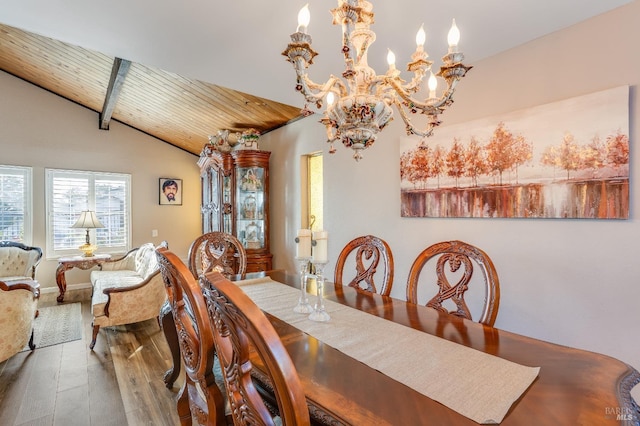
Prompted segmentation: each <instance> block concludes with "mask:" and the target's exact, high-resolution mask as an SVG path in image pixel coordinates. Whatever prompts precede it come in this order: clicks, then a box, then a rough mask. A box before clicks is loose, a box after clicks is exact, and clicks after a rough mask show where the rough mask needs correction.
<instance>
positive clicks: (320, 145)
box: [261, 1, 640, 369]
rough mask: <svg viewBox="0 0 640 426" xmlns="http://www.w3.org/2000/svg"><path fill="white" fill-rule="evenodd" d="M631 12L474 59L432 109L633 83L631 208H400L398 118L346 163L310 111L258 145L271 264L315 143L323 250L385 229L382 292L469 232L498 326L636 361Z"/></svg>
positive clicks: (280, 263) (399, 289) (287, 252)
mask: <svg viewBox="0 0 640 426" xmlns="http://www.w3.org/2000/svg"><path fill="white" fill-rule="evenodd" d="M639 19H640V2H638V1H635V2H633V3H631V4H629V5H628V6H624V7H622V8H620V9H617V10H614V11H613V12H610V13H608V14H605V15H602V16H600V17H596V18H594V19H592V20H590V21H587V22H585V23H582V24H579V25H577V26H574V27H572V28H569V29H566V30H564V31H561V32H557V33H554V34H551V35H549V36H547V37H544V38H541V39H538V40H535V41H533V42H531V43H528V44H526V45H524V46H521V47H519V48H517V49H513V50H511V51H508V52H506V53H504V54H500V55H497V56H495V57H492V58H489V59H487V60H484V61H482V62H480V63H476V64H472V65H474V69H473V70H471V71H470V73H469V74H468V76H467V77H465V79H464V80H463V81H462V82H461V83H460V85H459V86H458V87H459V88H458V92H457V93H456V96H455V104H454V105H453V106H452V107H451V108H450V110H449V111H448V112H446V113H445V114H444V115H443V117H442V118H443V120H444V125H446V124H454V123H463V122H465V121H469V120H473V119H476V118H480V117H486V116H492V115H495V114H500V113H507V112H510V111H514V110H518V109H522V108H527V107H531V106H536V105H541V104H546V103H549V102H554V101H557V100H562V99H566V98H571V97H574V96H580V95H584V94H588V93H592V92H596V91H600V90H604V89H608V88H613V87H617V86H621V85H629V86H631V96H630V99H631V100H630V111H631V117H630V123H631V135H630V136H631V137H630V140H631V145H632V147H631V164H630V168H631V208H630V210H631V218H630V219H629V220H548V219H547V220H545V219H542V220H541V219H538V220H528V219H464V218H456V219H445V218H437V219H436V218H402V217H400V190H399V184H400V178H399V150H398V145H399V141H400V139H402V138H405V137H406V136H405V135H404V127H403V125H402V123H401V120H400V118H399V117H397V118H396V120H395V121H394V122H393V123H392V125H391V126H390V127H389V128H388V129H386V130H384V131H383V132H382V134H381V135H380V136H379V138H378V141H377V142H376V144H375V146H374V147H373V148H372V149H369V150H367V151H365V153H364V156H365V158H364V159H363V160H361V161H360V162H359V163H357V164H356V163H355V162H354V160H353V159H352V158H351V152H350V151H349V150H347V149H345V148H344V147H343V146H337V149H338V152H337V153H336V154H335V155H332V156H330V155H328V154H327V151H328V149H327V144H326V143H325V140H326V138H325V136H324V130H323V128H322V126H321V125H320V124H318V123H317V120H318V119H319V118H320V117H319V116H318V115H316V116H312V117H309V118H307V119H304V120H301V121H299V122H297V123H294V124H291V125H289V126H286V127H284V128H282V129H279V130H278V131H274V132H272V133H270V134H268V135H265V136H263V137H262V138H261V147H262V148H264V149H270V150H272V151H273V154H272V155H273V156H272V160H271V161H272V174H271V182H272V187H271V197H272V198H271V209H272V211H271V217H272V222H273V225H272V238H271V241H272V251H273V252H274V261H275V267H278V268H286V269H288V270H290V271H294V270H295V266H294V264H293V256H294V253H295V247H294V242H293V241H294V237H295V232H296V229H297V228H299V227H300V224H301V220H300V214H301V213H300V208H299V203H300V188H299V186H300V184H299V181H300V176H299V175H300V169H299V162H300V156H301V155H304V154H307V153H311V152H313V151H317V150H323V151H324V152H325V154H326V155H325V160H324V167H325V168H324V174H325V178H324V179H325V181H324V183H325V212H324V214H325V218H324V221H325V222H324V223H325V229H327V230H328V231H329V257H330V258H331V259H333V261H335V258H336V256H337V255H338V253H339V251H340V249H341V248H342V247H343V246H344V244H346V242H348V241H349V240H351V239H352V238H354V237H356V236H359V235H364V234H374V235H377V236H379V237H381V238H383V239H385V240H386V241H387V242H388V243H389V244H390V246H391V248H392V249H393V253H394V259H395V282H394V286H393V291H392V296H394V297H397V298H402V299H404V298H405V284H406V279H407V275H408V271H409V268H410V266H411V263H412V262H413V260H414V259H415V257H416V256H417V255H418V253H420V251H422V250H423V249H424V248H426V247H427V246H428V245H430V244H432V243H435V242H438V241H444V240H453V239H461V240H464V241H467V242H469V243H472V244H475V245H477V246H479V247H481V248H482V249H483V250H485V251H486V252H487V253H488V254H489V255H490V256H491V258H492V259H493V261H494V263H495V265H496V267H497V270H498V273H499V276H500V282H501V304H500V311H499V314H498V319H497V322H496V327H498V328H501V329H504V330H509V331H513V332H516V333H520V334H524V335H527V336H533V337H536V338H539V339H543V340H547V341H551V342H556V343H560V344H563V345H567V346H572V347H578V348H582V349H587V350H592V351H596V352H601V353H604V354H608V355H611V356H614V357H616V358H618V359H621V360H623V361H625V362H627V363H629V364H631V365H633V366H634V367H635V368H637V369H640V339H638V338H637V335H638V331H639V330H638V329H639V327H640V313H639V312H640V310H639V309H638V301H639V300H640V285H639V284H638V283H639V281H640V262H638V260H637V253H638V245H639V244H640V243H639V242H638V241H640V238H639V237H640V223H639V221H638V216H637V213H636V212H637V211H639V210H638V208H639V207H640V206H639V203H640V201H639V199H638V197H636V194H637V190H636V187H637V186H638V185H640V183H638V181H637V178H636V176H637V174H636V172H635V170H636V168H637V167H639V166H640V164H639V160H640V152H639V151H638V150H637V149H636V148H635V143H636V141H637V140H638V126H637V125H636V122H637V120H638V110H639V109H638V99H637V85H638V83H639V82H640V54H639V51H638V48H637V42H636V40H638V39H640V26H638V25H637V21H638V20H639ZM490 30H491V29H490V28H487V31H490ZM436 65H439V64H436ZM291 78H292V79H293V78H294V76H293V75H292V76H291ZM300 104H302V98H301V99H300ZM540 125H541V126H544V125H545V123H540ZM274 165H277V166H274ZM333 268H334V263H333V262H330V264H329V265H328V266H327V269H326V271H327V275H329V276H332V274H333Z"/></svg>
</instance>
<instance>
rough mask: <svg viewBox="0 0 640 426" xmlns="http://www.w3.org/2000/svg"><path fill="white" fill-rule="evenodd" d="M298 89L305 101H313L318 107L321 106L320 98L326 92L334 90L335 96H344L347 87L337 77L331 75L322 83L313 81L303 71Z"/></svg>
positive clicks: (325, 94)
mask: <svg viewBox="0 0 640 426" xmlns="http://www.w3.org/2000/svg"><path fill="white" fill-rule="evenodd" d="M299 82H300V91H301V92H302V94H303V95H304V98H305V100H306V101H307V102H313V103H315V104H316V105H317V106H318V108H320V107H321V106H322V100H323V99H324V98H325V96H327V93H329V92H334V94H335V95H336V96H337V97H342V96H346V94H347V87H346V86H345V84H344V82H343V81H342V80H340V79H339V78H338V77H336V76H334V75H331V76H330V77H329V80H327V81H326V82H325V83H324V84H319V83H315V82H314V81H313V80H311V79H310V78H309V75H308V74H307V73H303V74H302V75H300V78H299Z"/></svg>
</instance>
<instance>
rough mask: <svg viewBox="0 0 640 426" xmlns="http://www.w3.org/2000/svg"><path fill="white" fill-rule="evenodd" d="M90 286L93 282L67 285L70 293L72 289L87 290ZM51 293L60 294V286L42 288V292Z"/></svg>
mask: <svg viewBox="0 0 640 426" xmlns="http://www.w3.org/2000/svg"><path fill="white" fill-rule="evenodd" d="M88 288H91V283H80V284H69V285H68V286H67V291H66V293H69V292H70V291H77V290H85V289H88ZM49 293H56V294H58V293H60V290H59V289H58V287H46V288H40V294H49Z"/></svg>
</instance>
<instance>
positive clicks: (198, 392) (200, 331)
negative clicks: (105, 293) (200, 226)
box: [157, 248, 227, 426]
mask: <svg viewBox="0 0 640 426" xmlns="http://www.w3.org/2000/svg"><path fill="white" fill-rule="evenodd" d="M157 255H158V262H159V266H160V271H161V273H162V278H163V280H164V283H165V287H166V290H167V295H168V298H169V304H170V306H171V311H172V314H173V319H174V324H175V325H174V327H175V330H176V335H177V338H178V342H179V347H180V354H181V357H182V362H183V364H184V370H185V381H184V384H183V386H182V388H181V389H180V392H179V393H178V398H177V410H178V417H179V418H180V424H181V425H183V426H188V425H191V424H192V418H195V419H196V421H197V422H198V424H200V425H225V424H227V419H226V418H225V400H224V398H223V394H222V391H221V390H220V387H219V385H218V384H216V380H215V379H216V378H215V374H214V355H215V353H214V343H213V332H212V329H211V323H210V321H209V316H208V314H207V306H206V303H205V300H204V297H203V296H202V292H201V291H200V287H199V285H198V282H197V281H196V280H195V278H194V277H193V275H192V274H191V272H190V271H189V269H188V268H187V266H186V265H185V264H184V263H183V262H182V260H180V258H179V257H178V256H176V255H175V254H174V253H172V252H171V251H169V250H168V249H166V248H160V249H158V250H157Z"/></svg>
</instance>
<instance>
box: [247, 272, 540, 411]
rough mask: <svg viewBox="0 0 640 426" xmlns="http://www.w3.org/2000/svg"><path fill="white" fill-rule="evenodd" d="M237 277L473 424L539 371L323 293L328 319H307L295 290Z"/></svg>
mask: <svg viewBox="0 0 640 426" xmlns="http://www.w3.org/2000/svg"><path fill="white" fill-rule="evenodd" d="M237 284H238V285H239V286H241V287H242V289H243V290H244V292H245V293H246V294H247V295H248V296H249V297H250V298H251V299H252V300H253V301H254V302H255V303H256V304H257V305H258V306H259V307H260V308H261V309H262V310H264V311H266V312H268V313H269V314H271V315H273V316H275V317H277V318H279V319H280V320H282V321H285V322H287V323H289V324H291V325H293V326H294V327H296V328H297V329H299V330H301V331H303V332H305V333H307V334H309V335H311V336H313V337H315V338H316V339H318V340H320V341H322V342H324V343H326V344H328V345H330V346H332V347H334V348H335V349H338V350H340V351H341V352H343V353H345V354H347V355H349V356H350V357H352V358H354V359H357V360H358V361H360V362H363V363H365V364H366V365H368V366H370V367H372V368H374V369H376V370H378V371H380V372H381V373H383V374H385V375H387V376H389V377H391V378H392V379H394V380H397V381H398V382H401V383H403V384H405V385H407V386H409V387H411V388H412V389H414V390H416V391H418V392H420V393H422V394H423V395H425V396H428V397H429V398H431V399H433V400H435V401H438V402H440V403H441V404H443V405H445V406H447V407H449V408H451V409H452V410H454V411H456V412H458V413H460V414H462V415H463V416H465V417H468V418H470V419H471V420H473V421H475V422H477V423H500V422H501V421H502V420H503V419H504V416H505V415H506V414H507V411H508V410H509V408H510V407H511V405H512V404H513V403H514V402H515V401H516V400H517V399H518V398H519V397H520V395H522V393H524V391H525V390H526V389H527V388H528V387H529V386H530V385H531V383H532V382H533V381H534V380H535V378H536V377H537V375H538V373H539V371H540V368H539V367H537V368H533V367H524V366H522V365H519V364H516V363H513V362H511V361H507V360H504V359H502V358H498V357H496V356H493V355H489V354H486V353H484V352H480V351H477V350H475V349H472V348H469V347H466V346H462V345H459V344H457V343H453V342H449V341H448V340H445V339H441V338H439V337H436V336H432V335H430V334H428V333H424V332H421V331H418V330H414V329H412V328H409V327H405V326H403V325H401V324H397V323H394V322H392V321H388V320H385V319H383V318H379V317H376V316H374V315H370V314H368V313H366V312H362V311H359V310H357V309H353V308H350V307H348V306H344V305H341V304H339V303H336V302H333V301H330V300H327V301H325V307H326V311H327V312H328V313H329V314H330V315H331V320H330V322H328V323H318V322H314V321H311V320H309V319H308V318H307V317H308V314H298V313H295V312H293V307H294V306H295V305H296V303H297V300H298V297H299V295H300V290H297V289H294V288H292V287H289V286H286V285H283V284H280V283H277V282H275V281H273V280H271V279H270V278H259V279H252V280H245V281H239V282H237ZM311 299H313V298H311ZM312 301H313V300H312ZM390 348H394V349H390ZM445 378H446V380H445Z"/></svg>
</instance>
